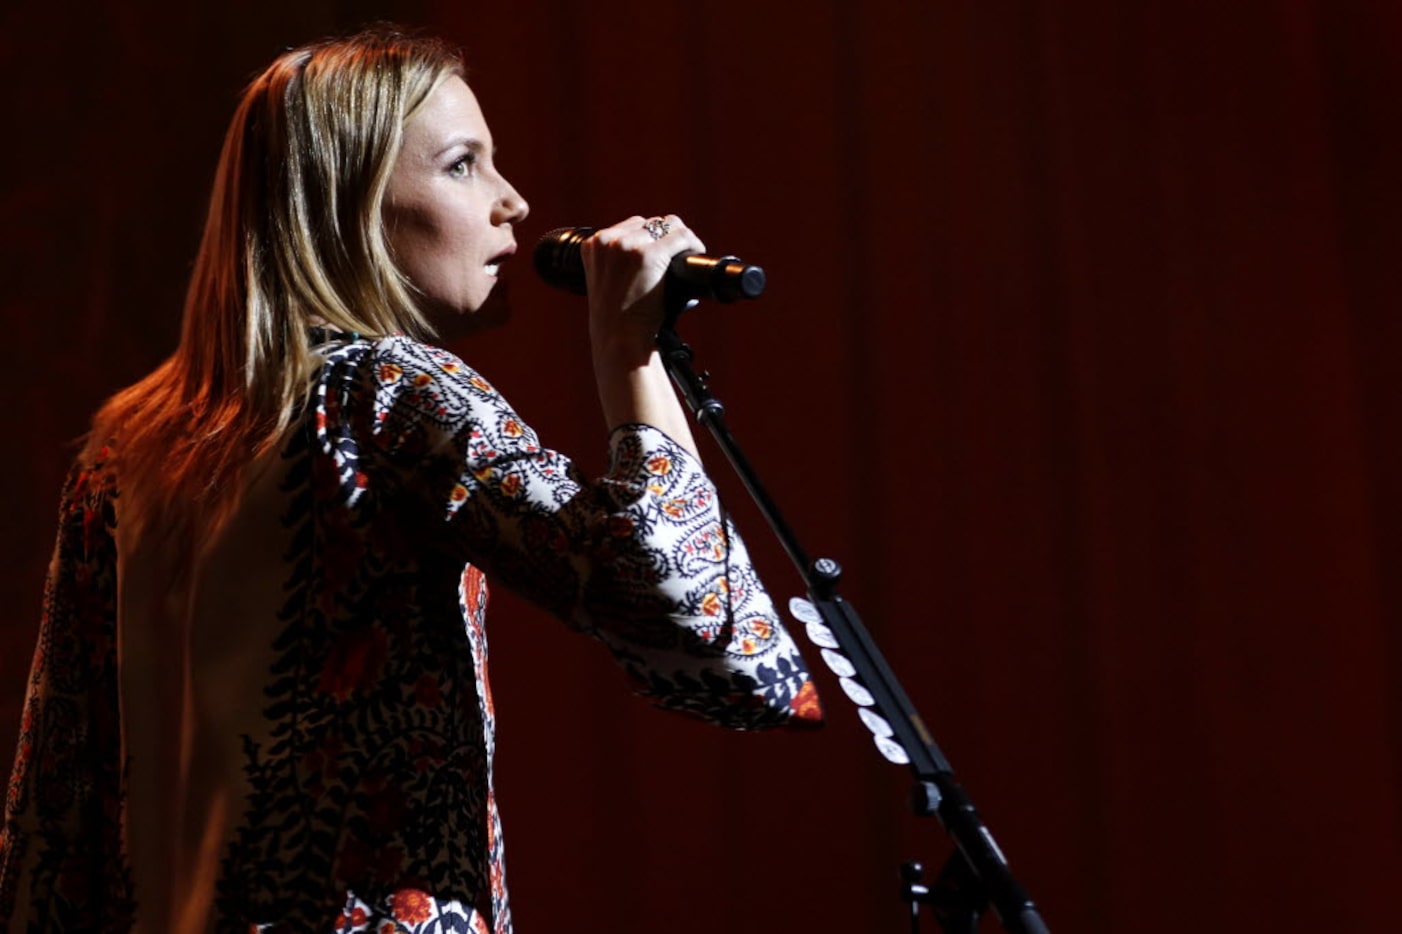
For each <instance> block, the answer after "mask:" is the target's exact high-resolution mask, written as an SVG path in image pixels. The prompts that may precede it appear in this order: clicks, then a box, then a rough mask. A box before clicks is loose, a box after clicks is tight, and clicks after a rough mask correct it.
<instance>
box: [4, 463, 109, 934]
mask: <svg viewBox="0 0 1402 934" xmlns="http://www.w3.org/2000/svg"><path fill="white" fill-rule="evenodd" d="M111 496H112V490H111V484H110V482H109V480H108V475H107V474H106V473H105V472H104V470H103V469H102V465H101V463H99V464H98V465H96V466H92V467H87V468H83V469H77V468H75V469H74V470H73V472H72V473H70V475H69V478H68V482H67V484H66V486H65V488H64V493H63V505H62V508H61V510H60V516H59V532H58V542H57V545H56V547H55V550H54V556H53V561H52V563H51V564H50V566H49V576H48V580H47V582H46V585H45V589H44V613H43V619H42V620H41V622H40V627H39V639H38V644H37V645H36V647H35V650H34V661H33V665H32V667H31V670H30V678H29V686H28V692H27V694H26V697H25V703H24V715H23V720H22V722H21V724H20V736H19V746H18V749H17V751H16V755H15V763H14V770H13V772H12V773H11V776H10V782H9V788H8V792H7V795H6V800H5V824H4V828H3V830H0V930H12V931H20V930H45V931H48V930H65V931H79V930H83V931H98V930H102V931H106V930H122V929H125V927H126V926H128V925H129V924H130V918H131V912H132V900H131V882H130V874H129V873H128V871H127V865H126V860H125V858H124V857H123V855H122V845H121V833H122V830H121V820H122V800H123V796H122V782H123V768H122V751H121V726H120V721H119V713H118V710H119V707H118V690H117V638H116V547H115V544H114V539H113V535H112V526H113V523H114V520H113V510H112V500H111Z"/></svg>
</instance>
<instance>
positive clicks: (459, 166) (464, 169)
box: [448, 153, 477, 178]
mask: <svg viewBox="0 0 1402 934" xmlns="http://www.w3.org/2000/svg"><path fill="white" fill-rule="evenodd" d="M476 162H477V157H476V156H475V155H472V154H471V153H468V154H467V155H465V156H463V157H462V158H461V159H459V160H458V161H456V162H454V163H453V164H452V165H450V166H448V174H449V175H451V176H453V177H454V178H466V177H467V176H469V175H471V174H472V167H473V165H475V164H476Z"/></svg>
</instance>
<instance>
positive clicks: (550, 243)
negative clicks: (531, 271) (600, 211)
mask: <svg viewBox="0 0 1402 934" xmlns="http://www.w3.org/2000/svg"><path fill="white" fill-rule="evenodd" d="M593 235H594V228H593V227H557V228H556V229H554V230H552V231H550V232H549V233H547V234H546V235H545V236H543V237H541V238H540V241H539V242H538V243H536V245H535V271H536V274H537V275H538V276H540V277H541V279H543V280H545V284H546V285H549V286H552V287H554V288H557V289H564V290H565V291H567V292H573V293H574V294H576V295H585V294H587V284H586V282H585V279H584V260H583V259H581V258H580V255H579V245H580V244H581V243H583V242H584V241H585V240H588V239H589V238H590V237H592V236H593Z"/></svg>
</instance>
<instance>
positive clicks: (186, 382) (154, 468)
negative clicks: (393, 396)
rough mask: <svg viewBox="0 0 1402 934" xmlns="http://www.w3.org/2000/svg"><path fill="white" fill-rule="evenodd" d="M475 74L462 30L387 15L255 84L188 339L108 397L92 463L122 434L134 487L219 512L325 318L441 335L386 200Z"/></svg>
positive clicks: (275, 426) (297, 403)
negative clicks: (386, 214) (449, 35)
mask: <svg viewBox="0 0 1402 934" xmlns="http://www.w3.org/2000/svg"><path fill="white" fill-rule="evenodd" d="M462 73H463V66H462V61H461V59H460V58H459V56H458V54H457V53H456V52H455V51H454V50H453V49H451V48H450V47H448V46H447V45H445V44H444V43H442V42H440V41H438V40H435V39H428V38H419V37H414V36H408V35H405V34H404V33H402V32H400V31H398V30H396V29H395V28H393V27H376V28H373V29H371V30H367V31H365V32H362V33H359V34H357V35H355V36H351V37H348V38H341V39H331V40H327V41H324V42H319V43H316V44H313V45H309V46H304V47H302V48H298V49H294V50H292V51H289V52H287V53H285V54H284V55H282V56H280V57H279V58H278V59H277V60H276V61H274V62H273V63H272V65H271V66H269V68H268V69H267V70H266V71H264V72H263V73H262V74H261V75H259V76H258V77H257V78H256V79H254V81H253V82H252V84H250V85H249V87H248V89H247V90H246V91H245V92H244V94H243V97H242V100H241V101H240V103H239V106H238V109H237V111H236V112H235V113H234V117H233V120H232V121H231V122H230V124H229V131H228V134H227V136H226V137H225V139H224V147H223V151H222V153H221V155H220V159H219V167H218V170H217V172H216V175H215V179H214V188H213V191H212V193H211V196H210V202H209V216H208V219H207V220H206V222H205V227H204V235H203V238H202V240H201V243H200V249H199V254H198V257H197V258H196V261H195V266H194V272H193V274H192V275H191V278H190V285H189V291H188V292H187V293H186V298H185V312H184V324H183V327H182V331H181V337H180V345H179V348H178V349H177V350H176V351H175V353H174V354H172V355H171V357H170V358H169V359H167V360H166V361H165V362H164V363H163V364H161V365H160V366H159V367H158V368H157V369H156V370H155V371H153V372H152V373H151V374H150V375H149V376H147V377H146V378H145V379H143V380H141V381H140V382H138V383H136V384H134V385H132V386H130V387H128V388H126V389H124V390H122V391H121V392H119V393H117V394H116V395H115V396H113V397H112V398H111V399H109V400H108V401H107V403H106V404H105V405H104V406H103V407H102V409H101V410H100V411H99V412H98V414H97V416H96V417H95V418H94V421H93V431H92V434H91V435H90V436H89V440H88V446H87V450H86V451H85V452H84V453H85V456H86V457H87V458H88V459H89V460H90V459H92V458H94V457H96V456H98V452H99V450H100V449H101V448H103V447H104V446H106V445H108V444H109V442H114V447H113V448H112V451H113V453H112V457H113V458H114V466H115V467H116V469H117V474H118V477H119V483H120V486H121V487H122V488H123V489H124V490H129V491H137V492H139V493H140V494H141V498H142V499H143V501H146V502H166V503H173V504H174V506H173V507H167V508H174V509H176V510H177V511H184V512H187V513H191V514H193V513H200V512H203V511H204V510H205V508H206V506H209V505H211V504H212V501H215V500H218V499H219V498H220V492H221V491H224V490H228V489H229V487H230V485H231V484H233V483H234V482H235V481H237V479H238V477H239V475H240V474H241V472H242V468H243V467H245V466H246V465H247V464H248V463H249V462H250V461H251V460H252V459H253V458H254V457H257V456H258V455H259V454H260V453H262V452H264V451H266V450H267V449H268V448H269V446H270V445H272V444H273V443H275V442H276V440H277V439H278V438H279V437H281V436H282V435H283V433H284V432H285V431H286V430H287V428H288V427H289V425H290V424H291V422H292V420H293V419H294V418H295V417H296V415H297V413H298V411H299V410H300V409H301V408H302V406H303V405H304V404H305V402H306V397H307V394H308V392H309V388H310V382H309V379H310V376H311V375H312V373H313V372H314V366H315V363H316V360H315V357H314V354H313V352H312V349H311V343H310V337H309V332H310V329H311V327H312V326H313V325H314V324H324V325H326V326H329V327H331V328H335V329H338V330H343V331H354V332H359V333H360V334H364V335H380V334H386V333H391V332H396V331H402V332H406V333H409V334H413V335H420V336H422V335H425V334H428V333H431V329H430V327H429V325H428V322H427V320H426V319H425V317H424V315H423V313H422V312H421V310H420V309H419V307H418V306H417V304H416V303H415V300H414V297H413V291H412V289H411V287H410V286H409V283H408V281H407V280H406V279H405V277H404V276H403V274H402V273H401V272H400V271H399V269H398V267H397V266H396V265H395V263H394V261H393V258H392V257H391V255H390V251H389V248H388V246H387V244H386V240H385V232H384V225H383V223H382V221H381V214H380V208H381V203H382V201H383V199H384V193H385V188H386V185H387V184H388V180H389V175H390V171H391V169H392V168H393V166H394V161H395V158H396V156H397V155H398V152H399V148H400V144H401V141H402V139H403V129H404V124H405V122H406V121H407V120H408V119H409V118H410V117H412V116H413V115H414V113H415V112H416V111H417V109H418V108H419V107H420V106H421V105H422V104H423V102H424V101H425V100H426V99H427V98H428V96H429V95H430V94H431V93H432V92H433V90H434V89H435V88H437V87H438V86H439V85H440V84H441V83H442V82H443V81H445V80H447V79H448V78H449V77H451V76H453V75H458V76H461V75H462ZM182 504H183V505H182ZM190 517H191V516H190V515H187V516H186V518H190Z"/></svg>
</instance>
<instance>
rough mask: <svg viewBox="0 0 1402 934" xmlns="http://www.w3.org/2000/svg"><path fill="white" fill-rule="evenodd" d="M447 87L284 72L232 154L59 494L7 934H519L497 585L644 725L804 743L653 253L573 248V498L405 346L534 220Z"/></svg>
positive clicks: (494, 269)
mask: <svg viewBox="0 0 1402 934" xmlns="http://www.w3.org/2000/svg"><path fill="white" fill-rule="evenodd" d="M462 75H463V71H462V66H461V63H460V62H459V60H458V58H457V56H456V54H455V53H454V52H453V51H451V50H450V49H448V48H447V47H445V46H444V45H442V44H441V43H439V42H437V41H434V40H428V39H420V38H411V37H406V36H404V35H402V34H399V33H397V32H394V31H392V30H388V29H381V30H376V31H371V32H367V33H362V34H360V35H357V36H354V37H351V38H347V39H339V40H332V41H328V42H324V43H319V44H316V45H313V46H308V47H305V48H301V49H297V50H295V51H291V52H288V53H287V54H285V55H283V56H282V57H280V58H279V59H278V60H277V61H275V62H274V63H273V64H272V65H271V67H269V68H268V70H267V71H266V72H264V73H263V74H262V75H261V76H260V77H258V78H257V79H256V80H255V81H254V82H253V83H252V85H251V86H250V87H249V88H248V90H247V92H246V93H245V95H244V97H243V100H242V102H241V104H240V106H239V108H238V110H237V112H236V113H235V115H234V118H233V121H232V124H231V126H230V128H229V132H228V136H227V139H226V140H225V144H224V150H223V153H222V156H221V160H220V165H219V169H218V173H217V176H216V180H215V184H214V191H213V195H212V198H211V201H210V208H209V218H208V222H207V224H206V227H205V231H204V237H203V241H202V243H201V246H200V251H199V257H198V261H197V262H196V265H195V270H194V273H193V276H192V278H191V282H190V287H189V292H188V297H187V301H186V306H185V317H184V328H183V332H182V335H181V341H180V346H179V348H178V349H177V350H176V351H175V353H174V354H173V355H172V356H171V357H170V359H168V360H167V361H166V362H165V363H164V364H162V365H161V366H160V367H159V368H158V369H157V370H156V371H155V372H153V373H152V374H151V375H150V376H148V377H147V378H145V379H144V380H142V381H141V382H139V383H137V384H136V385H134V386H131V387H129V388H128V389H126V390H123V391H122V392H120V393H118V394H117V395H116V396H114V397H113V398H112V399H111V400H110V401H109V402H108V403H107V404H106V405H105V406H104V407H103V409H102V410H101V411H100V412H99V413H98V415H97V416H96V418H95V420H94V425H93V431H92V434H91V436H90V441H89V443H88V444H87V447H86V449H85V450H84V451H83V453H82V455H81V457H80V459H79V462H78V464H77V465H76V466H75V468H74V470H73V473H72V474H71V476H70V479H69V482H68V484H67V486H66V488H65V491H64V496H63V503H62V512H61V521H60V529H59V537H58V545H57V549H56V552H55V556H54V562H53V565H52V568H51V571H50V579H49V584H48V588H47V591H46V600H45V614H44V619H43V624H42V630H41V634H40V639H39V644H38V647H37V649H36V652H35V657H34V663H33V669H32V675H31V680H30V686H29V696H28V699H27V701H26V706H25V712H24V721H23V724H22V732H21V738H20V746H19V753H18V757H17V761H16V765H15V771H14V774H13V776H12V779H11V783H10V788H9V795H8V798H7V803H6V820H5V826H4V830H3V837H0V919H3V920H5V921H7V922H8V929H9V930H12V931H18V930H36V929H37V930H45V931H47V930H70V931H74V930H82V931H108V930H114V931H116V930H141V931H149V932H193V931H214V930H219V931H223V930H238V931H248V930H251V929H252V930H264V931H333V930H334V931H369V930H374V931H379V930H381V928H382V926H383V925H384V924H386V923H392V925H393V928H394V930H397V931H404V930H408V931H419V932H427V931H434V932H439V931H474V932H484V931H493V932H497V934H501V932H507V931H510V930H511V913H510V908H509V905H508V902H507V894H506V884H505V877H504V875H503V868H502V834H501V825H500V821H499V818H498V814H497V808H496V804H495V800H494V796H493V789H492V768H491V763H492V752H493V736H494V733H493V723H494V716H493V707H492V697H491V691H490V687H489V683H488V678H487V645H486V636H485V632H484V628H483V625H484V613H485V608H486V585H485V579H484V574H485V575H487V576H490V577H491V578H492V579H493V580H494V581H500V582H502V583H504V584H506V585H507V586H510V587H512V588H515V589H518V590H520V591H521V592H523V593H525V594H527V595H529V596H530V597H532V598H533V599H534V600H536V601H538V602H539V603H541V604H542V605H544V606H546V607H547V608H549V609H550V610H552V611H553V612H554V613H556V614H557V615H558V616H559V617H560V618H561V619H563V620H565V621H566V622H567V623H568V624H569V625H571V626H572V627H574V628H576V629H578V630H581V631H583V632H586V633H589V634H591V635H593V636H596V637H597V638H598V639H600V640H601V641H603V642H604V644H605V645H606V646H607V647H608V648H609V649H610V650H611V651H612V652H613V654H614V655H615V656H616V658H617V659H618V661H619V663H620V664H621V665H622V666H623V668H624V669H625V670H626V671H627V673H628V674H629V675H630V676H631V678H632V680H633V682H634V684H635V685H636V687H637V689H638V690H639V691H640V692H641V693H642V694H644V695H646V696H648V697H649V698H651V699H652V700H653V701H654V702H655V703H656V704H658V705H659V706H662V707H665V708H670V709H676V710H681V711H688V712H691V713H694V714H699V715H701V716H704V717H707V718H709V719H712V720H714V721H716V722H718V723H721V724H723V725H726V726H730V727H735V728H742V729H749V728H761V727H770V726H781V725H796V724H804V723H814V722H817V721H818V719H819V716H820V715H819V711H818V705H817V700H816V697H815V694H814V691H813V686H812V683H811V682H810V681H809V679H808V676H807V674H806V671H805V668H804V665H803V662H802V660H801V658H800V657H799V655H798V652H797V650H796V648H795V647H794V644H793V642H792V640H791V639H790V638H789V636H788V635H787V633H786V632H785V631H784V629H783V627H782V626H781V625H780V622H779V620H778V618H777V616H776V615H775V613H774V610H773V607H772V606H771V604H770V601H769V598H768V597H767V596H766V595H765V593H764V591H763V589H762V587H761V585H760V583H759V581H758V580H757V579H756V577H755V575H754V572H753V570H752V568H751V566H750V564H749V562H748V560H747V558H746V555H745V551H744V547H743V545H742V544H741V542H740V540H739V539H738V538H737V537H736V536H735V535H734V533H733V531H731V530H729V529H728V528H727V526H726V523H725V520H724V518H723V516H722V514H721V512H720V511H719V509H718V504H717V499H716V493H715V489H714V488H713V486H712V485H711V483H710V481H709V480H708V479H707V478H706V476H705V474H704V473H703V472H702V470H701V468H700V466H699V464H698V462H697V459H696V454H695V446H694V442H693V440H692V437H691V434H690V431H689V429H688V425H687V420H686V418H685V416H684V413H683V412H682V411H681V409H680V408H679V406H678V403H677V401H676V398H675V396H674V394H673V392H672V390H671V388H670V386H669V384H668V381H667V378H666V376H665V374H664V372H663V370H662V369H661V366H660V364H659V361H658V358H657V354H656V353H655V351H654V349H653V335H654V332H655V330H656V328H657V326H658V322H659V320H660V315H661V307H660V287H659V283H660V282H661V278H662V275H663V271H664V270H665V267H666V264H667V261H668V259H669V258H670V257H671V256H672V255H674V254H675V253H677V252H679V251H681V250H685V249H701V248H702V246H701V242H700V240H699V239H698V238H697V237H696V235H695V234H694V233H692V232H691V231H690V230H689V229H688V228H687V227H686V225H685V224H684V223H682V221H681V220H680V219H679V218H677V217H675V216H667V217H661V218H652V219H651V220H644V219H643V218H641V217H633V218H629V219H628V220H625V221H622V222H621V223H618V224H616V225H614V226H612V227H610V228H608V229H606V230H603V231H601V232H599V234H598V235H597V236H595V237H594V238H593V239H592V240H591V241H589V242H588V243H586V244H585V247H584V251H583V255H584V258H585V265H586V272H587V274H588V277H589V283H590V285H589V295H590V320H589V326H590V337H591V346H592V351H593V362H594V367H595V372H596V375H597V382H598V390H599V397H600V400H601V403H602V407H603V412H604V417H605V419H606V420H607V422H608V426H609V428H610V431H611V433H610V435H609V439H608V440H609V444H610V445H611V451H612V466H611V468H610V470H609V471H608V473H607V475H606V476H605V477H603V478H602V479H599V480H597V481H594V482H588V481H586V480H585V479H584V478H582V477H580V476H579V475H578V473H577V471H576V470H575V468H574V467H573V466H572V465H571V463H570V462H569V460H567V459H566V458H565V457H564V456H562V455H560V454H558V453H556V452H554V451H552V450H550V449H549V448H548V447H546V446H544V445H542V444H541V442H540V441H539V440H538V439H537V437H536V435H535V434H534V433H533V432H532V431H531V429H530V428H529V427H527V425H526V423H525V422H524V421H523V420H522V419H521V418H520V417H519V416H518V415H517V414H516V413H515V412H514V411H513V410H512V408H511V407H510V406H509V405H508V404H507V402H506V401H505V400H504V399H503V398H502V396H501V395H500V394H499V393H498V392H497V390H496V389H495V388H494V387H493V386H492V385H491V384H490V383H488V382H487V381H486V379H484V378H483V377H482V376H481V375H479V374H478V373H476V372H475V371H473V370H472V369H471V368H470V367H469V366H468V365H467V364H465V363H463V362H462V361H461V360H459V359H458V358H456V357H455V356H453V355H452V354H450V353H448V352H446V351H444V350H442V349H439V348H437V347H435V346H434V345H433V344H431V343H427V341H428V340H429V339H430V338H431V336H432V335H434V334H444V333H450V332H452V331H453V330H454V329H455V328H456V327H457V326H459V325H460V324H461V322H462V321H463V320H465V319H470V318H471V316H472V315H474V314H475V313H477V312H478V311H479V310H480V309H481V308H482V306H483V303H484V302H485V301H486V299H487V297H488V295H489V293H490V292H491V291H492V288H493V286H494V284H495V283H496V281H497V275H498V272H499V269H500V266H501V264H502V263H503V262H504V261H505V260H506V259H507V258H509V257H510V256H511V254H512V253H513V251H514V250H515V249H516V245H517V241H516V226H517V225H518V224H519V223H520V222H521V221H522V220H524V219H525V217H526V212H527V206H526V202H525V201H524V200H523V199H522V198H521V196H520V195H519V194H518V193H517V192H516V190H515V189H514V188H512V186H511V185H510V183H508V182H507V181H506V179H505V178H504V177H503V176H502V174H501V173H500V171H499V170H498V168H497V166H496V165H495V164H494V162H493V144H492V138H491V134H490V132H489V130H488V128H487V124H486V122H485V120H484V119H483V116H482V112H481V110H480V109H479V106H478V103H477V100H476V98H475V97H474V96H473V93H472V91H471V90H470V89H469V88H468V86H467V85H466V84H465V83H464V81H463V77H462Z"/></svg>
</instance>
